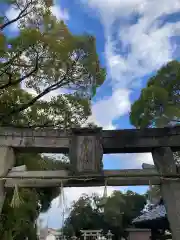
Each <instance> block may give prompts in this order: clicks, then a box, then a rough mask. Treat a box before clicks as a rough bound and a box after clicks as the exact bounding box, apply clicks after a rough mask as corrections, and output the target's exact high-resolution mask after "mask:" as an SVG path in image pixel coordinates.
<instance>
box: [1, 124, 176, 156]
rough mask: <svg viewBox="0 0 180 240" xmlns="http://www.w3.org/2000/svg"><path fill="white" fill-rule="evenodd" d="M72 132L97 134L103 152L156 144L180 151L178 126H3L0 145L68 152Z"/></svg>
mask: <svg viewBox="0 0 180 240" xmlns="http://www.w3.org/2000/svg"><path fill="white" fill-rule="evenodd" d="M74 134H75V135H81V136H82V135H83V136H84V135H86V136H89V135H94V134H99V135H100V136H101V137H102V146H103V153H139V152H151V151H152V149H153V148H157V147H171V148H172V150H173V151H178V150H180V126H176V127H166V128H151V129H147V128H146V129H125V130H102V129H101V128H80V129H71V130H69V131H64V130H59V129H50V128H47V129H46V128H44V129H32V128H10V127H9V128H8V127H4V128H1V129H0V146H5V147H7V146H10V147H13V148H15V149H18V150H20V151H23V152H30V151H31V152H32V151H33V152H47V153H48V152H49V153H68V152H69V146H70V141H71V138H72V135H74Z"/></svg>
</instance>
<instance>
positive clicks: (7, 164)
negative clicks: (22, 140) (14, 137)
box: [0, 147, 15, 213]
mask: <svg viewBox="0 0 180 240" xmlns="http://www.w3.org/2000/svg"><path fill="white" fill-rule="evenodd" d="M14 162H15V158H14V151H13V149H12V148H6V147H0V177H5V176H6V175H7V173H8V172H9V171H10V170H11V168H12V167H13V165H14ZM4 183H5V181H4V180H0V213H1V211H2V207H3V204H4V200H5V195H6V194H5V189H4Z"/></svg>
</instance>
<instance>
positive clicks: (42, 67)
mask: <svg viewBox="0 0 180 240" xmlns="http://www.w3.org/2000/svg"><path fill="white" fill-rule="evenodd" d="M38 3H39V4H37V1H33V0H25V1H24V0H23V1H21V0H18V1H16V0H3V1H1V3H0V6H1V7H2V8H3V9H4V8H5V9H8V8H9V7H10V8H14V9H15V10H17V11H18V12H19V14H18V16H17V17H15V18H14V19H8V18H7V16H5V15H0V24H1V25H0V30H1V35H0V58H1V61H0V78H1V83H0V125H1V126H5V125H8V126H9V125H11V126H18V127H23V126H29V127H36V128H37V127H39V128H44V127H47V126H51V127H55V128H65V129H67V128H70V127H72V126H81V125H82V124H83V123H84V122H85V121H86V119H87V117H88V116H89V115H90V113H91V107H90V101H89V100H90V98H91V97H92V96H93V95H94V94H95V90H96V87H98V86H99V85H101V83H102V82H103V81H104V78H105V70H104V69H103V68H101V67H100V64H99V60H98V55H97V53H96V46H95V39H94V38H93V37H91V36H74V35H72V34H71V33H70V32H69V30H68V28H67V26H66V25H65V24H64V23H63V22H62V21H58V20H57V19H56V18H55V17H54V16H53V15H52V14H51V11H50V6H51V3H52V1H48V0H46V1H39V2H38ZM3 12H5V11H4V10H3ZM0 14H1V13H0ZM13 23H17V24H18V27H19V33H18V35H17V36H13V37H12V36H11V35H8V34H7V32H6V30H7V28H8V27H9V26H11V25H12V24H13ZM25 87H28V88H30V89H31V90H33V91H34V94H31V93H28V92H27V91H26V89H25ZM54 90H59V95H58V96H57V97H52V98H51V99H50V100H49V101H47V99H46V97H45V96H46V95H47V94H48V93H51V92H52V94H53V91H54ZM22 164H25V165H26V166H27V169H28V170H46V169H51V170H55V169H62V168H64V167H65V168H70V164H69V163H64V162H62V161H56V160H55V159H54V158H52V157H51V158H48V157H47V156H43V155H40V154H34V153H28V154H22V153H18V152H17V153H16V166H19V165H22ZM59 193H60V190H59V188H40V189H37V190H36V189H35V188H28V189H27V188H21V189H19V196H20V199H21V200H22V202H21V204H20V206H19V207H15V208H12V207H11V201H12V198H13V196H14V191H13V190H10V189H8V190H7V194H6V200H5V204H4V207H3V211H2V215H1V221H0V238H1V239H3V240H7V239H12V238H13V239H26V237H28V239H36V226H35V220H36V219H37V217H38V215H39V213H40V212H42V211H46V210H47V209H48V208H49V206H50V203H51V200H52V199H53V198H55V197H56V196H58V195H59Z"/></svg>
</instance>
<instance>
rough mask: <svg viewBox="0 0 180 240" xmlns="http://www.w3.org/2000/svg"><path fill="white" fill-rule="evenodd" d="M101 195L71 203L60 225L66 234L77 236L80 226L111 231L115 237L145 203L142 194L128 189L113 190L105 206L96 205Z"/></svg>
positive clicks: (85, 197)
mask: <svg viewBox="0 0 180 240" xmlns="http://www.w3.org/2000/svg"><path fill="white" fill-rule="evenodd" d="M101 201H102V198H101V197H99V196H96V195H93V196H91V197H88V196H82V197H81V198H79V199H78V200H77V202H74V203H73V205H72V208H71V211H70V214H69V216H68V218H67V219H66V221H65V224H64V227H63V233H64V234H65V235H66V236H69V237H70V236H72V235H73V234H76V236H80V229H103V231H104V232H107V231H108V230H111V231H112V232H113V234H114V235H115V239H119V237H121V236H124V237H126V235H125V231H124V230H125V229H126V228H127V227H128V226H129V225H131V222H132V219H133V218H135V217H136V216H138V215H139V213H140V211H141V210H142V209H143V207H144V204H145V202H146V198H145V195H140V194H137V193H134V192H131V191H127V192H126V193H122V192H120V191H115V192H114V193H113V194H112V195H111V196H110V197H107V199H106V202H105V204H104V206H103V207H102V205H101V204H99V203H100V202H101Z"/></svg>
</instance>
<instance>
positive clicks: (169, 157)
mask: <svg viewBox="0 0 180 240" xmlns="http://www.w3.org/2000/svg"><path fill="white" fill-rule="evenodd" d="M152 156H153V160H154V164H155V166H156V168H157V170H158V172H159V173H160V174H161V175H168V174H177V173H178V171H177V166H176V163H175V160H174V157H173V152H172V150H171V148H170V147H161V148H156V149H154V150H153V151H152ZM160 187H161V193H162V197H163V200H164V204H165V207H166V211H167V216H168V220H169V223H170V228H171V231H172V239H173V240H179V239H180V182H179V181H177V180H176V179H162V180H161V185H160Z"/></svg>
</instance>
